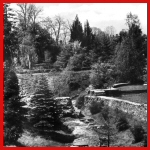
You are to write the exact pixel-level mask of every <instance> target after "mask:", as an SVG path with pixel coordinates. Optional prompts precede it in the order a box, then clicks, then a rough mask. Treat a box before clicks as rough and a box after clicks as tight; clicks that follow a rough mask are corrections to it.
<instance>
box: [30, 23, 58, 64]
mask: <svg viewBox="0 0 150 150" xmlns="http://www.w3.org/2000/svg"><path fill="white" fill-rule="evenodd" d="M29 33H30V34H31V37H32V39H34V44H33V46H34V47H35V53H36V54H37V59H38V60H37V62H38V63H41V62H43V61H45V57H44V54H45V52H49V55H50V56H49V57H50V58H49V59H51V62H52V63H53V62H55V61H56V57H57V55H58V53H59V46H58V45H57V44H56V42H55V41H54V39H53V38H52V37H51V36H50V34H49V32H48V30H47V29H44V28H42V27H41V26H40V25H39V24H38V23H36V24H35V25H33V26H32V25H31V27H30V28H29Z"/></svg>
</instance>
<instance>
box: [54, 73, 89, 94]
mask: <svg viewBox="0 0 150 150" xmlns="http://www.w3.org/2000/svg"><path fill="white" fill-rule="evenodd" d="M53 84H54V93H55V94H56V95H59V96H70V95H71V94H72V93H73V92H74V91H79V90H81V91H82V90H84V89H85V88H86V87H87V86H88V85H89V71H80V72H74V71H63V72H62V73H61V74H60V75H58V76H57V77H54V78H53Z"/></svg>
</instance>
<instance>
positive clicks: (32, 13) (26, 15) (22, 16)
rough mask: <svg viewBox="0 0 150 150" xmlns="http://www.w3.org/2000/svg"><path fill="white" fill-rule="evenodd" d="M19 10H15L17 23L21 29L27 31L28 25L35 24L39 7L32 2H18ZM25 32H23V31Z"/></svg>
mask: <svg viewBox="0 0 150 150" xmlns="http://www.w3.org/2000/svg"><path fill="white" fill-rule="evenodd" d="M17 5H18V7H19V10H17V11H16V12H17V14H18V20H19V25H20V27H21V29H22V31H24V32H27V30H28V29H29V27H30V25H31V24H33V25H35V23H36V19H37V18H38V16H39V14H40V13H41V12H42V9H41V8H38V7H36V6H35V5H34V4H28V3H18V4H17ZM24 34H25V33H24Z"/></svg>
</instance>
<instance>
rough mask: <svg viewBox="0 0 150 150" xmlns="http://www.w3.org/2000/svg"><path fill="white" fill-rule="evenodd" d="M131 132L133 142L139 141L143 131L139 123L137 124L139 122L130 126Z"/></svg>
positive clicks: (141, 138)
mask: <svg viewBox="0 0 150 150" xmlns="http://www.w3.org/2000/svg"><path fill="white" fill-rule="evenodd" d="M131 132H132V134H133V137H134V142H135V143H137V142H141V141H142V140H143V139H144V133H145V131H144V129H143V127H142V126H141V125H139V124H137V125H134V127H133V128H131Z"/></svg>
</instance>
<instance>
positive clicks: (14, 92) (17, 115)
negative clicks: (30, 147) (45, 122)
mask: <svg viewBox="0 0 150 150" xmlns="http://www.w3.org/2000/svg"><path fill="white" fill-rule="evenodd" d="M20 100H21V97H20V96H19V86H18V79H17V76H16V74H15V72H13V71H12V70H9V68H7V67H6V68H5V78H4V145H13V144H16V143H17V140H18V138H19V137H20V136H21V134H22V133H23V122H24V121H25V114H26V109H25V108H23V107H22V106H23V105H24V103H23V102H21V101H20Z"/></svg>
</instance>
